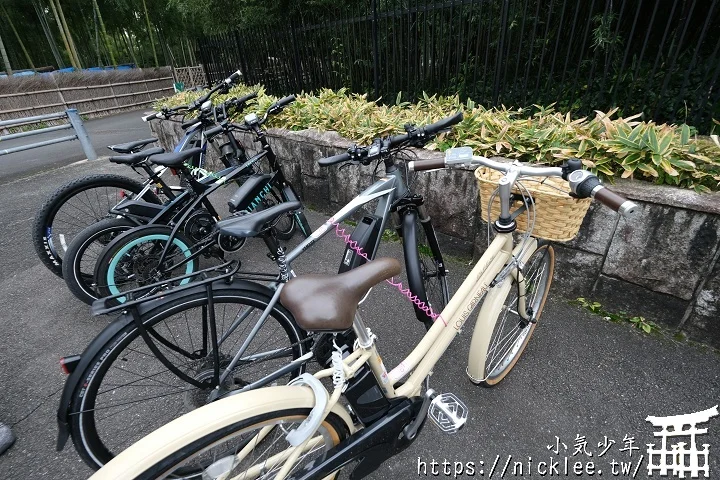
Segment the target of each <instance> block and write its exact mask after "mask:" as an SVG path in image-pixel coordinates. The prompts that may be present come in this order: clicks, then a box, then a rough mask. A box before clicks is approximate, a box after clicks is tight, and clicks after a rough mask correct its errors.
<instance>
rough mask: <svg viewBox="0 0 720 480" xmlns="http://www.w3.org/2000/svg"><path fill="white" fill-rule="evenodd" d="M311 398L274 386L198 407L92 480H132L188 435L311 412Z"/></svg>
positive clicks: (341, 412)
mask: <svg viewBox="0 0 720 480" xmlns="http://www.w3.org/2000/svg"><path fill="white" fill-rule="evenodd" d="M314 406H315V395H314V394H313V392H312V390H311V389H310V387H303V386H297V385H295V386H289V385H285V386H278V387H264V388H259V389H257V390H251V391H249V392H243V393H240V394H238V395H231V396H229V397H226V398H223V399H221V400H218V401H216V402H213V403H210V404H208V405H205V406H203V407H200V408H198V409H196V410H193V411H192V412H189V413H187V414H185V415H183V416H182V417H180V418H178V419H175V420H173V421H172V422H170V423H168V424H166V425H164V426H162V427H160V428H159V429H158V430H155V431H154V432H152V433H151V434H149V435H148V436H146V437H145V438H143V439H141V440H140V441H138V442H137V443H135V444H134V445H132V446H130V447H129V448H128V449H127V450H125V451H123V452H121V453H120V454H119V455H118V456H117V457H115V458H114V459H112V460H111V461H110V462H108V463H107V464H106V465H105V466H104V467H103V468H102V470H99V471H98V472H96V473H95V475H93V476H92V477H91V479H92V480H100V479H117V478H136V477H137V476H139V475H141V474H142V473H143V472H144V471H146V470H147V469H148V468H149V467H150V466H152V464H153V463H154V462H155V459H158V458H164V457H167V456H169V455H171V454H173V453H174V452H176V451H178V450H180V449H182V448H184V447H185V446H186V445H185V442H187V440H186V439H187V435H188V432H198V433H199V434H201V435H204V434H207V433H211V432H213V431H215V430H218V429H219V428H222V426H224V425H227V424H231V423H236V422H239V421H242V420H243V419H246V418H251V417H255V416H258V415H263V414H267V413H272V412H276V411H281V410H291V409H296V408H308V409H312V408H313V407H314ZM330 411H331V412H332V413H334V414H336V415H337V416H338V417H340V418H341V419H342V421H343V422H345V424H346V425H347V427H348V429H349V432H350V433H351V434H352V433H354V432H355V427H354V425H353V422H352V419H351V418H350V415H349V414H348V413H347V411H345V409H344V408H343V407H342V406H341V405H340V404H337V403H336V404H335V405H334V406H333V407H332V408H331V410H330Z"/></svg>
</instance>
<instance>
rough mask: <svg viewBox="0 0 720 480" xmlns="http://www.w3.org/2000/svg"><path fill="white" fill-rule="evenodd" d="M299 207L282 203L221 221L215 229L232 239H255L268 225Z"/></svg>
mask: <svg viewBox="0 0 720 480" xmlns="http://www.w3.org/2000/svg"><path fill="white" fill-rule="evenodd" d="M300 207H301V204H300V202H283V203H280V204H278V205H274V206H272V207H270V208H267V209H265V210H260V211H259V212H253V213H249V214H247V215H240V216H237V217H230V218H226V219H225V220H221V221H219V222H218V223H217V229H218V230H219V231H220V233H224V234H226V235H230V236H233V237H238V238H241V237H255V236H257V235H259V234H260V232H262V231H263V230H265V226H266V225H267V224H268V223H270V222H272V221H273V220H275V219H276V218H277V217H279V216H280V215H283V214H285V213H288V212H292V211H293V210H299V209H300Z"/></svg>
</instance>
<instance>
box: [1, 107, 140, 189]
mask: <svg viewBox="0 0 720 480" xmlns="http://www.w3.org/2000/svg"><path fill="white" fill-rule="evenodd" d="M142 112H143V110H133V111H131V112H125V113H121V114H118V115H112V116H108V117H102V118H96V119H93V120H88V121H86V122H85V129H86V130H87V132H88V135H89V136H90V141H91V142H92V144H93V147H94V148H95V153H97V154H98V155H100V156H102V155H107V153H108V152H109V150H108V149H107V148H106V147H107V146H108V145H113V144H116V143H124V142H129V141H131V140H137V139H140V138H147V137H150V133H149V130H148V127H147V124H145V123H144V122H143V121H142V120H141V119H140V116H141V114H142ZM68 132H72V130H60V131H59V132H50V133H44V134H40V135H33V136H31V137H24V138H17V139H15V140H9V141H4V142H2V143H1V144H0V147H1V148H2V149H3V150H4V149H6V148H12V147H19V146H21V145H27V144H28V143H35V142H42V141H45V140H51V139H53V138H60V137H65V136H67V135H71V134H72V133H68ZM84 158H85V154H84V153H83V149H82V147H81V146H80V142H78V141H77V140H73V141H71V142H63V143H57V144H55V145H49V146H47V147H40V148H34V149H32V150H26V151H24V152H18V153H12V154H9V155H2V156H0V179H1V181H3V182H6V181H9V180H12V179H13V178H17V177H18V176H21V175H26V174H28V173H32V172H38V171H43V170H46V169H48V168H52V167H59V166H62V165H68V164H69V163H72V162H76V161H78V160H82V159H84Z"/></svg>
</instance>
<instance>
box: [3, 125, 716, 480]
mask: <svg viewBox="0 0 720 480" xmlns="http://www.w3.org/2000/svg"><path fill="white" fill-rule="evenodd" d="M138 136H140V135H138ZM100 171H122V170H121V169H120V168H119V167H115V166H110V165H108V164H106V163H92V164H89V163H83V164H76V165H71V166H66V167H63V168H58V169H54V170H51V171H47V172H45V173H42V174H37V175H34V176H31V177H28V178H24V179H15V180H14V181H11V182H3V181H0V205H2V207H1V208H2V211H0V218H2V219H3V221H2V222H0V385H2V387H0V388H1V390H0V391H1V392H2V393H1V394H0V397H1V398H2V401H1V402H0V421H4V422H7V423H10V424H12V425H13V428H14V431H15V433H16V434H17V436H18V441H17V443H16V444H15V446H14V447H12V449H11V450H9V451H8V452H7V453H6V454H4V455H3V456H1V457H0V478H3V479H13V480H14V479H18V480H19V479H38V478H47V479H53V480H65V479H68V480H69V479H80V478H86V477H87V476H88V475H89V474H90V470H89V469H88V468H87V467H86V466H85V465H84V464H83V463H82V462H81V461H80V460H79V457H78V456H77V454H76V453H75V451H74V450H73V448H72V446H71V445H68V447H67V448H66V449H65V450H64V451H62V452H56V451H55V449H54V445H55V438H56V426H55V411H56V408H57V401H58V392H59V390H60V389H61V388H62V385H63V382H64V376H63V375H62V374H61V373H60V370H59V367H58V362H57V360H58V357H60V356H62V355H67V354H71V353H78V352H81V351H82V350H83V348H84V347H85V345H87V343H88V342H89V341H90V340H91V339H92V338H93V336H94V335H96V334H97V333H98V332H99V331H100V330H101V329H102V328H103V327H104V326H105V325H107V323H108V322H109V321H110V319H107V318H93V317H91V316H90V315H89V313H88V308H87V306H86V305H84V304H82V303H80V302H79V301H78V300H76V299H75V298H74V297H72V295H71V294H70V293H69V292H68V290H67V289H66V288H65V285H64V283H63V282H62V280H61V279H59V278H58V277H56V276H54V275H53V274H51V273H50V272H49V271H48V270H47V269H45V267H43V266H42V265H41V264H40V262H39V260H38V259H37V258H36V257H35V253H34V251H33V248H32V244H31V242H30V238H29V230H30V222H31V219H32V216H33V215H34V213H35V210H36V209H37V208H38V206H39V205H40V204H41V203H42V201H43V199H44V198H45V197H46V196H47V195H48V194H49V193H50V192H51V191H52V190H53V189H54V188H56V186H57V185H59V184H61V183H64V182H65V181H67V180H68V179H71V178H74V177H77V176H79V175H82V174H85V173H90V172H93V173H95V172H100ZM322 219H323V217H322V215H320V214H318V213H312V212H311V214H310V221H311V223H312V224H314V225H318V224H319V223H320V222H321V221H322ZM322 242H323V243H322V245H318V246H317V247H315V248H314V249H312V250H310V251H308V253H307V254H306V255H305V256H303V257H301V258H300V259H299V260H298V263H297V264H296V268H297V270H298V271H300V272H327V273H332V272H334V271H336V268H337V259H338V258H339V257H340V253H341V250H342V247H343V246H342V244H341V242H340V241H339V240H338V239H337V238H335V237H332V238H326V239H324V240H323V241H322ZM380 253H381V254H382V255H391V256H396V257H400V255H401V253H400V249H399V245H398V244H394V243H389V244H386V245H384V246H383V247H382V250H381V252H380ZM240 255H241V256H242V257H243V258H246V259H253V258H254V259H262V258H263V255H264V250H263V247H262V245H261V244H259V242H254V241H252V242H249V244H248V245H246V246H245V247H244V248H243V250H241V252H240ZM258 261H259V260H258ZM450 267H451V270H452V277H451V279H452V281H451V287H452V288H457V285H458V279H460V278H462V276H463V274H464V273H466V272H467V271H468V266H467V265H465V264H463V263H459V262H451V265H450ZM362 312H363V315H364V317H365V318H366V321H367V323H368V324H369V325H370V326H371V327H372V328H373V330H374V331H375V332H376V333H377V334H378V335H379V338H380V340H379V348H380V350H381V352H382V353H383V356H384V360H385V364H386V365H396V364H397V363H398V362H399V361H400V360H401V359H402V357H403V356H405V355H406V354H407V353H408V352H409V351H410V350H411V347H412V345H413V342H416V341H417V340H418V339H419V338H420V337H421V335H422V331H423V329H422V327H421V326H420V325H419V324H418V323H417V322H416V321H415V320H414V317H413V315H412V313H411V309H410V307H409V305H408V304H407V303H406V301H405V300H404V299H402V298H401V297H400V296H399V295H398V294H397V292H395V291H391V290H390V289H389V287H387V286H381V287H379V288H378V289H376V290H375V291H374V292H373V294H372V295H371V296H370V299H369V300H368V302H366V304H365V305H364V306H363V309H362ZM470 337H471V331H470V328H467V329H466V331H465V332H463V335H461V336H460V337H458V340H457V341H456V343H454V344H453V345H452V347H451V349H450V350H449V351H448V354H447V355H446V356H445V357H444V358H443V359H442V361H441V362H440V363H439V364H438V366H437V368H436V370H435V373H434V375H433V377H432V382H431V383H432V386H433V388H435V389H436V390H438V391H441V392H447V391H451V392H453V393H455V394H456V395H458V396H459V397H460V398H461V399H462V400H463V401H464V402H465V403H466V404H467V405H468V406H469V407H470V417H469V419H468V424H467V426H466V427H465V429H464V430H463V431H461V432H460V433H459V434H457V435H454V436H445V435H443V434H441V433H439V431H438V430H437V429H435V427H434V426H433V425H427V426H426V427H425V430H424V431H423V432H422V434H421V435H420V436H419V438H418V440H417V442H416V443H415V444H413V445H412V446H411V447H410V448H409V449H408V450H406V451H405V452H403V453H402V454H401V455H399V456H397V457H395V458H393V459H391V460H389V461H388V462H386V463H385V464H384V465H382V466H381V467H380V469H379V470H378V471H377V472H375V473H374V474H373V475H372V476H371V478H375V479H385V478H398V479H406V478H408V479H409V478H418V477H426V476H434V475H432V470H433V468H436V469H439V470H438V471H441V470H442V469H443V465H442V464H441V463H440V465H435V466H434V465H433V464H432V463H431V462H432V461H433V460H434V461H436V462H443V460H447V461H448V462H451V463H450V464H449V466H448V468H449V469H450V470H449V471H450V474H449V475H448V477H452V476H453V471H454V469H455V468H456V464H455V463H453V462H462V463H463V468H466V467H467V465H466V464H467V463H468V462H474V468H475V472H474V473H475V475H474V477H483V476H484V477H488V476H489V474H490V469H491V467H492V464H493V463H494V462H495V460H496V458H497V459H498V464H499V467H496V471H495V472H494V477H499V473H500V470H501V467H503V466H504V465H505V462H507V461H508V458H509V456H512V461H511V462H510V464H509V467H508V470H507V472H506V478H510V477H512V476H513V475H512V472H513V469H514V468H515V471H516V472H519V467H517V466H515V467H514V465H513V462H514V461H522V462H523V468H524V475H525V476H527V468H528V467H527V465H528V462H530V464H531V468H532V469H533V473H532V476H535V477H538V476H541V475H539V474H538V471H537V468H538V466H540V467H541V470H542V468H543V466H542V465H540V462H550V461H551V458H552V461H555V462H557V461H559V462H560V463H559V464H558V465H557V466H556V468H558V474H562V472H563V468H564V461H565V460H564V459H565V458H568V459H569V460H568V461H569V468H570V469H572V468H573V465H574V463H575V462H576V461H582V462H583V465H587V462H594V469H595V470H601V471H602V476H605V477H612V468H613V467H612V464H611V462H612V461H616V462H625V463H627V462H631V461H632V462H633V463H632V467H631V468H632V469H634V468H635V466H636V465H637V462H638V461H640V459H641V455H644V456H643V457H642V461H643V463H642V465H641V468H640V469H639V470H638V473H637V476H636V478H647V471H646V466H647V460H648V459H647V453H646V451H645V450H646V447H645V444H647V443H657V440H654V439H653V436H652V432H653V428H652V426H651V425H650V424H649V423H647V422H646V421H645V418H646V417H647V416H648V415H656V416H666V415H677V414H683V413H690V412H695V411H699V410H704V409H707V408H710V407H712V406H714V405H716V404H718V403H719V399H720V356H718V355H716V354H714V353H708V352H703V351H702V350H700V349H697V348H695V347H691V346H688V345H684V344H677V343H674V342H671V341H669V340H665V339H660V338H655V337H649V336H646V335H641V334H639V333H637V332H636V331H634V330H632V329H630V328H629V327H627V326H624V325H616V324H611V323H608V322H605V321H604V320H602V319H600V318H598V317H596V316H593V315H590V314H588V313H587V312H585V311H583V310H581V309H579V308H577V307H574V306H570V305H568V303H567V302H566V301H565V300H563V299H557V298H552V299H551V300H550V301H549V302H548V305H547V307H546V311H545V312H544V315H543V318H542V321H541V325H540V327H539V328H538V329H537V332H536V334H535V336H534V337H533V341H532V342H531V344H530V346H529V347H528V350H527V351H526V353H525V355H524V357H523V359H522V360H521V362H520V363H519V364H518V366H517V368H516V369H515V370H514V371H513V373H512V374H511V375H510V376H509V377H508V378H507V379H506V381H505V382H503V383H502V384H501V385H500V386H498V387H496V388H494V389H482V388H479V387H476V386H474V385H473V384H471V383H470V382H469V381H468V380H467V378H466V376H465V364H466V360H467V353H468V348H469V341H470ZM708 428H709V433H708V434H707V435H704V436H703V437H701V438H700V440H701V441H700V442H699V443H708V444H710V445H711V446H712V448H711V450H710V458H711V465H710V468H711V470H712V472H713V474H711V478H715V477H716V476H717V475H718V474H720V463H719V462H718V453H717V452H718V449H720V418H716V419H714V420H712V421H711V422H710V424H709V426H708ZM577 436H581V437H582V436H584V437H585V439H586V440H587V450H588V452H589V453H592V454H593V457H592V458H591V457H589V456H585V455H584V454H578V455H576V456H573V455H572V454H573V451H574V444H575V439H576V437H577ZM626 436H628V438H629V437H634V444H633V446H634V447H639V448H640V450H639V451H638V450H633V451H632V456H629V452H628V451H624V452H621V451H620V449H621V448H623V447H624V446H626V445H625V444H624V442H623V439H624V438H626ZM556 437H557V439H558V440H557V442H560V444H559V448H560V451H559V453H558V454H555V453H554V452H552V451H550V450H548V448H547V447H548V446H552V448H553V449H554V445H555V444H556ZM605 437H607V443H608V445H610V449H609V450H608V451H607V452H606V453H605V454H604V455H602V456H600V454H601V453H602V450H603V449H604V447H598V443H604V440H605ZM611 442H615V443H614V444H612V443H611ZM562 443H564V444H565V445H566V446H567V448H568V450H564V449H563V445H562ZM530 459H531V460H530ZM418 462H422V463H421V464H420V469H421V471H420V475H418ZM480 462H484V464H481V463H480ZM425 468H427V475H425V470H424V469H425ZM457 468H458V469H459V467H457ZM615 468H616V469H619V468H621V467H620V466H619V465H617V464H616V466H615ZM481 470H482V472H483V473H482V474H480V473H479V472H480V471H481ZM631 473H632V472H631ZM440 476H441V477H442V476H443V475H440ZM555 476H558V475H555ZM562 476H564V477H565V478H567V477H575V476H576V475H574V474H573V473H572V472H571V473H570V474H569V475H562ZM630 476H631V475H625V476H624V477H625V478H627V477H630ZM516 477H519V475H517V476H516ZM587 477H588V475H583V476H582V477H581V478H587ZM621 477H622V476H621ZM654 478H657V475H656V476H655V477H654Z"/></svg>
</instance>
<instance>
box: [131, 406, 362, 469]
mask: <svg viewBox="0 0 720 480" xmlns="http://www.w3.org/2000/svg"><path fill="white" fill-rule="evenodd" d="M309 413H310V409H308V408H293V409H285V410H275V411H270V412H267V413H262V414H258V415H254V416H251V417H249V418H246V419H242V420H240V421H234V422H233V419H230V420H226V421H225V422H217V423H216V424H215V425H213V428H214V431H211V432H204V431H202V430H207V429H196V431H194V432H192V433H189V435H188V443H186V444H185V445H182V446H179V449H178V450H177V451H175V452H174V453H173V454H171V455H169V456H166V457H165V458H162V459H158V461H157V463H155V464H153V465H149V467H148V468H146V469H145V471H144V472H142V473H141V474H140V475H137V476H135V478H136V479H138V480H139V479H156V478H184V479H191V478H192V479H200V478H203V479H217V478H239V479H243V478H248V479H250V478H252V479H258V480H268V479H272V478H275V477H276V475H277V473H278V472H279V470H280V469H281V468H282V466H283V464H284V459H286V458H287V457H288V455H289V453H290V451H291V447H290V445H289V444H288V443H287V441H286V439H285V436H286V435H287V433H288V432H289V431H291V430H293V429H296V428H298V426H299V425H300V424H301V423H302V422H303V421H304V420H305V419H306V418H307V417H308V415H309ZM179 422H180V421H178V423H179ZM230 422H233V423H230ZM223 423H226V424H225V425H223ZM188 427H189V428H192V425H188ZM158 433H160V432H158ZM347 436H348V430H347V427H346V425H345V424H344V422H343V421H342V419H340V418H339V417H338V416H337V415H335V414H334V413H330V414H329V415H328V416H327V417H326V418H325V419H324V420H323V422H322V423H321V424H320V427H319V428H318V430H317V431H316V432H315V434H314V435H313V436H312V437H311V438H310V439H309V441H308V443H307V445H306V446H305V448H304V449H303V451H302V452H301V453H300V455H299V457H298V459H297V460H296V461H295V462H293V463H292V464H291V465H290V471H289V473H288V475H287V476H286V478H295V477H296V476H301V475H302V471H303V469H304V467H305V466H309V465H310V464H311V463H312V462H315V461H321V460H322V459H324V458H325V455H326V454H327V452H328V451H329V450H330V449H331V448H332V447H334V446H336V445H338V444H339V443H340V442H341V441H342V440H344V439H345V438H347ZM241 452H242V453H241ZM147 463H148V464H150V463H151V461H148V462H147ZM333 476H334V475H331V476H330V477H329V478H332V477H333ZM326 478H327V477H326Z"/></svg>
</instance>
